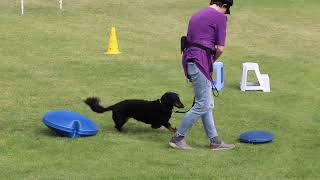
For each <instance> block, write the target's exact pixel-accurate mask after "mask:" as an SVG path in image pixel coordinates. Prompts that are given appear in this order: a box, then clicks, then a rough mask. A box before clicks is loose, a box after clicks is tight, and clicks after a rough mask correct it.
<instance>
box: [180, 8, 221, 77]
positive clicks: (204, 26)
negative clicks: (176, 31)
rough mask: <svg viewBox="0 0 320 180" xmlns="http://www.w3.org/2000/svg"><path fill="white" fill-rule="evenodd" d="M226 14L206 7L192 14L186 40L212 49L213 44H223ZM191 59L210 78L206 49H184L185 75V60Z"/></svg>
mask: <svg viewBox="0 0 320 180" xmlns="http://www.w3.org/2000/svg"><path fill="white" fill-rule="evenodd" d="M226 29H227V16H226V15H224V14H223V13H221V12H218V11H217V10H215V9H213V8H210V7H206V8H204V9H201V10H200V11H198V12H196V13H195V14H193V15H192V17H191V19H190V20H189V26H188V33H187V40H188V42H190V43H197V44H201V45H203V46H206V47H208V48H212V49H214V46H215V45H221V46H224V45H225V39H226ZM190 59H192V60H193V61H194V62H195V63H196V65H197V67H198V68H199V69H200V70H201V72H202V73H203V74H204V75H205V76H206V77H207V78H208V80H210V81H211V80H212V61H211V57H210V56H208V55H207V53H206V51H204V50H202V49H200V48H196V47H190V48H188V49H187V50H185V51H184V53H183V56H182V65H183V69H184V72H185V75H186V76H187V72H188V70H187V67H188V66H187V61H188V60H190Z"/></svg>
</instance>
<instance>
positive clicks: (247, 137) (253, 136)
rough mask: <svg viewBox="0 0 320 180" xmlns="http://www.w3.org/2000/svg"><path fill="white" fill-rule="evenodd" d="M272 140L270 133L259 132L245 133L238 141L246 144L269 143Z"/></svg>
mask: <svg viewBox="0 0 320 180" xmlns="http://www.w3.org/2000/svg"><path fill="white" fill-rule="evenodd" d="M272 139H273V134H272V133H270V132H268V131H261V130H254V131H247V132H245V133H242V134H241V135H240V141H241V142H246V143H267V142H271V141H272Z"/></svg>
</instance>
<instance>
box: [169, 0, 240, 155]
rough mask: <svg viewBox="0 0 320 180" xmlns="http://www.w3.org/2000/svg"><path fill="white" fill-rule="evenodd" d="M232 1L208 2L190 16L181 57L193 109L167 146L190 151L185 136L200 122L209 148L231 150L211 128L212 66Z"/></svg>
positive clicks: (213, 126) (215, 0) (221, 51)
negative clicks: (189, 85) (189, 82)
mask: <svg viewBox="0 0 320 180" xmlns="http://www.w3.org/2000/svg"><path fill="white" fill-rule="evenodd" d="M232 5H233V0H211V1H210V5H209V6H208V7H206V8H204V9H201V10H200V11H198V12H197V13H195V14H193V15H192V17H191V19H190V21H189V26H188V33H187V38H186V41H187V44H185V47H184V52H183V56H182V64H183V69H184V72H185V75H186V77H187V78H188V79H189V80H190V81H191V83H192V86H193V91H194V94H195V103H194V106H193V107H192V108H191V109H190V110H189V111H188V112H187V113H186V115H185V117H184V118H183V120H182V123H181V125H180V127H179V129H178V130H177V132H176V134H175V136H174V137H172V139H171V141H170V142H169V145H170V146H171V147H173V148H179V149H191V147H190V146H189V145H188V144H187V143H186V141H185V136H186V134H187V132H188V130H189V129H190V128H191V126H192V125H193V124H194V123H195V122H196V121H197V120H198V119H199V118H201V119H202V123H203V126H204V129H205V131H206V134H207V136H208V138H209V140H210V145H209V147H210V149H212V150H222V149H232V148H234V147H235V146H234V145H233V144H226V143H224V142H223V141H222V140H221V139H220V138H219V137H218V133H217V130H216V127H215V125H214V117H213V112H212V110H213V108H214V100H213V97H212V84H211V83H212V63H213V62H214V61H216V60H217V59H218V58H219V57H220V55H221V54H222V53H223V50H224V45H225V39H226V28H227V16H226V15H225V14H230V7H231V6H232Z"/></svg>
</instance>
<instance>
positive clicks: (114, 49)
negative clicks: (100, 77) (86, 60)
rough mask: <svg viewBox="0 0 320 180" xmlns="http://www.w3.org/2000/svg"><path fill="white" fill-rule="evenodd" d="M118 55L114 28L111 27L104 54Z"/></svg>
mask: <svg viewBox="0 0 320 180" xmlns="http://www.w3.org/2000/svg"><path fill="white" fill-rule="evenodd" d="M120 53H121V52H120V51H119V47H118V41H117V35H116V28H115V27H112V28H111V33H110V37H109V47H108V49H107V51H106V52H105V54H120Z"/></svg>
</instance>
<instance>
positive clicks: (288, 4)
mask: <svg viewBox="0 0 320 180" xmlns="http://www.w3.org/2000/svg"><path fill="white" fill-rule="evenodd" d="M208 2H209V0H207V1H206V0H203V1H195V0H186V1H182V0H153V1H147V0H128V1H124V0H123V1H122V0H65V1H64V5H63V10H62V11H60V10H59V5H58V1H56V0H46V1H41V0H25V14H24V16H20V15H19V13H20V6H19V1H18V0H15V1H9V0H1V1H0V94H1V96H0V179H320V175H319V172H320V163H319V159H320V158H319V157H320V155H319V154H320V153H319V152H320V141H319V139H320V131H319V128H320V123H319V121H320V115H319V110H320V95H319V93H320V83H319V76H320V61H319V60H320V51H319V47H320V43H319V42H320V13H319V7H320V1H318V0H295V1H292V0H282V1H277V0H259V1H257V0H235V4H234V7H232V10H231V13H232V14H231V15H230V16H229V19H228V37H227V44H226V49H225V52H224V54H223V56H222V57H221V59H220V61H222V62H223V63H224V68H225V87H224V89H223V90H222V91H221V93H220V96H219V97H218V98H215V112H214V113H215V122H216V126H217V129H218V133H219V136H220V137H221V138H222V139H223V140H224V141H226V142H228V143H234V144H235V145H236V148H235V149H234V150H231V151H224V152H212V151H210V150H209V149H208V140H207V138H206V135H205V132H204V129H203V126H202V122H201V120H199V121H198V122H197V123H196V124H195V125H194V126H193V127H192V129H191V131H190V132H189V134H188V136H187V142H188V143H189V144H190V146H192V147H193V150H192V151H181V150H175V149H170V148H169V146H168V142H169V140H170V138H171V137H172V134H171V133H170V132H169V131H167V130H166V129H164V128H161V129H157V130H154V129H151V128H150V127H149V125H146V124H143V123H140V122H137V121H134V120H129V122H128V123H127V125H126V127H127V129H128V133H127V134H119V133H118V132H117V131H116V130H115V129H114V124H113V121H112V118H111V113H110V112H109V113H105V114H96V113H94V112H92V111H91V110H90V109H89V108H88V107H87V106H86V105H85V104H84V103H83V102H82V101H83V99H85V98H86V97H88V96H98V97H100V98H101V100H102V102H103V104H104V105H110V104H112V103H116V102H118V101H120V100H123V99H146V100H155V99H158V98H159V97H160V96H161V95H162V94H163V93H164V92H166V91H175V92H177V93H179V94H180V98H181V100H182V101H183V103H184V104H185V105H186V109H187V108H189V107H190V105H191V103H192V100H193V93H192V88H191V86H190V84H189V83H186V81H185V78H184V75H183V72H182V67H181V60H180V59H181V54H180V52H179V51H180V44H179V43H180V36H182V35H184V34H185V33H186V29H187V24H188V20H189V17H190V16H191V15H192V14H193V13H194V12H196V11H197V10H199V9H201V8H202V7H205V6H207V4H208ZM113 26H114V27H116V30H117V38H118V43H119V47H120V51H121V52H122V53H121V54H119V55H108V56H107V55H105V54H104V52H105V50H106V48H107V46H108V34H109V32H110V30H111V27H113ZM244 62H256V63H259V65H260V71H261V72H262V73H267V74H269V77H270V81H271V92H270V93H263V92H257V91H255V92H241V91H240V89H239V82H240V75H241V64H242V63H244ZM252 79H254V77H253V78H252ZM57 109H65V110H70V111H75V112H79V113H81V114H83V115H85V116H87V117H89V118H91V119H92V120H94V121H95V122H96V123H97V124H98V125H99V127H100V131H99V133H98V134H97V135H96V136H92V137H87V138H76V139H69V138H65V137H60V136H57V135H56V134H54V133H53V132H51V131H50V130H49V129H48V128H47V127H46V126H45V125H44V124H43V123H42V117H43V115H44V114H45V113H46V112H48V111H51V110H57ZM182 118H183V114H173V115H172V119H171V122H172V124H173V125H174V126H179V125H180V123H181V119H182ZM255 129H258V130H267V131H271V132H272V133H274V135H275V139H274V141H273V142H272V143H268V144H261V145H252V144H244V143H240V142H239V140H238V138H239V135H240V134H241V133H242V132H244V131H248V130H255Z"/></svg>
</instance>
